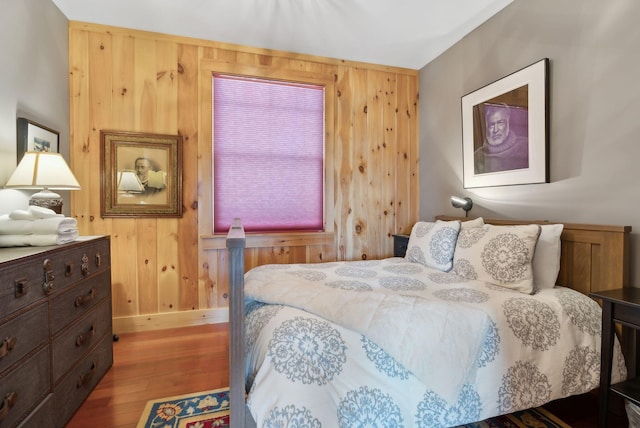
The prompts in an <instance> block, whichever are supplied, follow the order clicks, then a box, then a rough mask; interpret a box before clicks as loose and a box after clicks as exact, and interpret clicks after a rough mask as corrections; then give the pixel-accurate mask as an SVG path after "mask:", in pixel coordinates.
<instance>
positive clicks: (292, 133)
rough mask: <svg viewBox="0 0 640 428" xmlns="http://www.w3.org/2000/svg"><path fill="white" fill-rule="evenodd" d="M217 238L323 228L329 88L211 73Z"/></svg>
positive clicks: (215, 227)
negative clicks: (233, 231)
mask: <svg viewBox="0 0 640 428" xmlns="http://www.w3.org/2000/svg"><path fill="white" fill-rule="evenodd" d="M213 141H214V143H213V179H214V183H213V193H214V195H213V199H214V210H213V212H214V232H215V233H226V232H227V231H228V229H229V227H230V225H231V223H232V221H233V219H234V218H235V217H239V218H241V219H242V223H243V225H244V228H245V230H246V231H249V232H251V231H262V232H267V231H284V230H287V231H318V230H323V229H324V88H323V87H322V86H317V85H306V84H299V83H290V82H281V81H272V80H264V79H257V78H248V77H239V76H230V75H221V74H214V76H213Z"/></svg>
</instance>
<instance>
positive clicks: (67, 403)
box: [54, 336, 113, 427]
mask: <svg viewBox="0 0 640 428" xmlns="http://www.w3.org/2000/svg"><path fill="white" fill-rule="evenodd" d="M112 345H113V339H112V338H111V337H109V336H106V337H104V338H103V339H102V340H101V341H100V342H99V344H98V346H97V347H95V348H94V349H93V350H92V351H90V352H89V354H88V355H87V356H85V357H84V358H82V359H81V360H80V362H79V363H78V364H76V365H75V366H74V367H73V368H72V369H71V371H70V372H69V373H68V374H67V375H65V376H64V377H63V378H62V380H61V381H60V382H59V383H57V384H56V386H55V395H54V404H55V409H56V419H55V421H56V423H55V426H57V427H63V426H64V425H65V424H66V423H67V422H68V421H69V419H70V418H71V416H73V413H74V412H75V411H76V409H77V408H78V407H80V404H81V403H82V402H83V401H84V400H85V398H87V396H88V395H89V393H90V392H91V390H92V389H93V388H94V387H95V386H96V385H97V383H98V381H100V379H101V378H102V377H103V376H104V374H105V373H106V372H107V370H109V368H110V367H111V365H112V364H113V350H112Z"/></svg>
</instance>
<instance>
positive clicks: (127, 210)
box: [100, 131, 182, 217]
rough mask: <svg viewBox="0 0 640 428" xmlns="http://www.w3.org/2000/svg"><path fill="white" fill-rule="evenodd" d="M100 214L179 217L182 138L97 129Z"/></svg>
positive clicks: (105, 215) (178, 136)
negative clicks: (99, 145)
mask: <svg viewBox="0 0 640 428" xmlns="http://www.w3.org/2000/svg"><path fill="white" fill-rule="evenodd" d="M100 142H101V152H100V155H101V156H100V159H101V162H100V164H101V174H100V192H101V215H102V217H181V216H182V137H181V136H180V135H164V134H148V133H140V132H123V131H100Z"/></svg>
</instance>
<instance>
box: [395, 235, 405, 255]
mask: <svg viewBox="0 0 640 428" xmlns="http://www.w3.org/2000/svg"><path fill="white" fill-rule="evenodd" d="M407 245H409V235H393V257H404V255H405V254H406V253H407Z"/></svg>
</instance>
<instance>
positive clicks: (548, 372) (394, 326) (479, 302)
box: [227, 216, 630, 427]
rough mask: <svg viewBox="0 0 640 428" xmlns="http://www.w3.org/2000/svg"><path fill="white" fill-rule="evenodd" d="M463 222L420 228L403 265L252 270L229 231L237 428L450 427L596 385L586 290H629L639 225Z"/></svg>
mask: <svg viewBox="0 0 640 428" xmlns="http://www.w3.org/2000/svg"><path fill="white" fill-rule="evenodd" d="M462 220H465V219H459V218H453V217H446V216H439V217H437V218H436V219H434V221H431V222H418V223H416V225H415V226H414V227H413V229H412V232H411V237H410V238H409V245H408V248H407V254H406V256H405V257H403V258H399V257H390V258H387V259H382V260H367V261H352V262H328V263H320V264H295V265H263V266H257V267H255V268H252V269H250V270H249V271H248V272H246V273H245V268H244V248H245V243H246V239H245V235H244V231H243V229H242V225H241V223H240V222H239V221H238V222H236V223H234V225H233V226H232V227H231V229H230V230H229V234H228V236H227V248H228V249H229V257H230V260H229V281H230V315H229V317H230V325H231V327H230V363H231V365H230V400H231V422H232V424H233V426H238V427H240V426H247V427H248V426H256V425H258V426H265V427H270V426H274V427H275V426H309V427H337V426H347V427H350V426H378V425H379V426H390V427H402V426H404V427H414V426H415V427H449V426H458V425H462V424H467V423H471V422H475V421H480V420H484V419H486V418H489V417H493V416H496V415H498V414H506V413H511V412H514V411H517V410H521V409H526V408H530V407H536V406H540V405H542V404H545V403H547V402H549V401H552V400H555V399H559V398H563V397H567V396H570V395H575V394H582V393H585V392H588V391H591V390H593V389H594V388H596V387H597V386H598V384H599V367H600V321H601V314H600V308H599V306H598V304H597V303H596V302H594V301H593V300H591V299H590V298H588V297H587V295H588V293H590V292H591V291H597V290H604V289H610V288H618V287H621V286H628V269H629V251H628V247H629V239H628V236H629V233H630V227H627V226H625V227H617V226H601V225H580V224H550V223H547V222H542V221H521V222H518V221H511V220H486V219H482V218H480V219H474V220H471V221H462ZM560 242H561V243H562V245H560ZM505 248H509V251H507V252H505V251H504V249H505ZM614 361H615V364H614V370H613V374H612V381H613V382H616V381H619V380H622V379H624V378H625V377H626V374H627V371H626V366H625V361H624V357H623V353H622V352H621V347H620V344H619V343H617V342H616V346H615V352H614ZM292 423H295V424H294V425H291V424H292Z"/></svg>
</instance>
